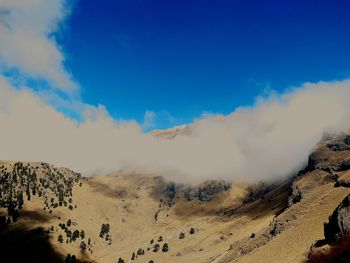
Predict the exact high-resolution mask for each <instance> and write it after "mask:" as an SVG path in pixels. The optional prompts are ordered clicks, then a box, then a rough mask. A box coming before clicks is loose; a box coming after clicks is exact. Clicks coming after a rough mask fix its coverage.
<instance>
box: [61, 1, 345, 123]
mask: <svg viewBox="0 0 350 263" xmlns="http://www.w3.org/2000/svg"><path fill="white" fill-rule="evenodd" d="M349 10H350V2H349V1H339V0H336V1H334V0H329V1H327V0H322V1H319V0H317V1H312V0H310V1H298V0H297V1H272V0H271V1H261V0H256V1H252V0H249V1H239V0H236V1H232V0H219V1H212V0H210V1H209V0H192V1H188V0H187V1H183V0H177V1H163V0H149V1H142V0H113V1H111V0H101V1H98V4H97V2H96V1H93V0H84V1H83V0H80V1H79V0H77V1H76V4H75V6H74V8H73V11H72V14H71V16H70V17H69V18H68V19H67V21H66V23H65V28H64V30H63V33H64V34H62V37H61V38H60V42H59V43H60V44H61V46H62V47H63V50H64V52H65V54H66V57H67V61H66V65H67V67H68V68H69V69H70V70H71V72H72V73H73V75H74V77H75V78H76V80H77V81H78V82H79V84H80V86H81V97H82V99H83V101H85V102H87V103H89V104H93V105H97V104H99V103H100V104H103V105H105V106H106V107H107V108H108V110H109V112H110V114H111V115H112V116H113V117H115V118H117V119H135V120H137V121H138V122H142V121H143V118H144V115H145V112H146V111H150V112H153V113H155V116H156V117H157V118H156V120H155V123H154V125H153V127H152V128H167V127H171V126H173V125H177V124H181V123H189V122H191V121H192V120H193V119H195V118H198V117H199V116H201V115H202V114H203V113H205V112H211V113H223V114H228V113H230V112H232V111H233V110H234V109H235V108H236V107H238V106H242V105H251V104H253V103H254V100H255V98H256V97H257V96H259V95H264V93H265V92H266V91H269V90H275V91H278V92H282V91H284V90H286V89H288V88H290V87H295V86H298V85H301V84H302V83H305V82H316V81H320V80H323V81H330V80H336V79H341V78H346V77H348V76H349V75H350V49H349V46H350V34H349V33H350V32H349V29H350V16H349V15H348V14H349Z"/></svg>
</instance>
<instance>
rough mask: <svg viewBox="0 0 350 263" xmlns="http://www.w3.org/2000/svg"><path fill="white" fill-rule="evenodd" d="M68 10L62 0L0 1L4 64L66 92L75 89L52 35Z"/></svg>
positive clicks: (75, 86) (0, 33)
mask: <svg viewBox="0 0 350 263" xmlns="http://www.w3.org/2000/svg"><path fill="white" fill-rule="evenodd" d="M68 13H69V8H68V6H67V4H66V1H65V0H50V1H48V0H0V36H1V37H0V58H1V61H2V63H3V64H4V65H5V67H6V68H7V69H12V68H15V69H18V70H19V71H20V72H21V73H22V74H24V75H26V76H29V77H31V78H36V79H43V80H46V81H48V82H49V84H50V86H51V87H54V88H56V89H61V90H63V91H65V92H72V90H74V89H76V88H77V85H76V83H75V82H74V80H73V78H72V76H71V74H70V72H69V71H68V70H67V69H66V68H65V66H64V55H63V53H62V50H61V48H60V47H59V46H58V44H57V42H56V40H55V38H54V36H53V33H55V32H56V31H57V30H58V27H59V26H60V23H61V22H62V21H63V20H64V19H65V17H66V16H67V14H68Z"/></svg>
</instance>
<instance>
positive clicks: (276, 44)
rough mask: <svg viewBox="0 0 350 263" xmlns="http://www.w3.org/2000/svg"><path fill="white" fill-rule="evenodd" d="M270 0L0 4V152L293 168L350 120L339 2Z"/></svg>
mask: <svg viewBox="0 0 350 263" xmlns="http://www.w3.org/2000/svg"><path fill="white" fill-rule="evenodd" d="M281 3H282V1H275V2H274V1H224V0H216V1H204V0H201V1H186V2H182V1H179V0H178V1H152V0H149V1H141V0H138V1H136V0H135V1H134V0H113V1H112V0H110V1H98V3H97V2H96V1H88V0H84V1H83V0H73V1H69V0H50V1H47V0H0V128H1V136H0V145H1V149H0V160H32V161H40V162H41V161H45V162H48V163H52V164H54V165H58V166H64V167H69V168H71V169H73V170H75V171H78V172H82V173H83V174H84V175H86V176H90V175H94V174H100V173H110V172H115V171H118V170H121V169H139V170H142V171H145V170H146V171H150V172H155V173H157V174H159V173H160V174H161V175H164V176H166V177H167V178H169V179H171V180H172V181H181V182H195V181H196V182H198V181H203V180H207V179H229V180H254V181H256V180H261V181H267V180H275V179H280V178H285V177H286V176H290V175H292V174H295V172H296V171H298V170H299V169H302V168H303V167H305V164H306V162H307V160H308V156H309V154H310V153H311V152H312V151H313V149H314V147H315V145H316V144H317V143H318V142H319V141H320V140H321V139H322V138H323V136H324V134H339V133H341V132H347V131H348V130H349V128H350V121H349V120H350V103H349V101H350V78H349V75H350V71H349V69H350V59H349V58H350V57H349V56H350V54H349V48H348V47H349V44H350V34H349V32H348V31H349V28H350V27H349V26H350V18H349V16H348V10H349V7H350V6H349V5H350V4H349V2H348V1H320V0H319V1H283V5H282V4H281ZM188 123H190V124H189V125H188V126H187V129H186V133H185V134H179V135H178V136H176V137H175V138H173V139H171V140H169V139H164V138H159V137H156V136H154V134H153V133H149V131H151V130H153V129H162V128H169V127H173V126H174V125H180V124H188ZM286 149H288V150H286ZM252 164H254V165H252Z"/></svg>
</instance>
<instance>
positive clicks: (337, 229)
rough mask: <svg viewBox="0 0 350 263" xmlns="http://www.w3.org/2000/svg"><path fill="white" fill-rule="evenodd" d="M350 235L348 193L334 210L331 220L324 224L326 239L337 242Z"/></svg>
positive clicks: (349, 201) (349, 196) (349, 202)
mask: <svg viewBox="0 0 350 263" xmlns="http://www.w3.org/2000/svg"><path fill="white" fill-rule="evenodd" d="M349 235H350V195H348V196H347V197H346V198H345V199H344V200H343V201H342V202H341V203H340V204H339V206H338V207H337V208H336V209H335V210H334V212H333V214H332V215H331V216H330V217H329V221H328V222H327V223H325V224H324V236H325V240H326V241H327V243H329V244H335V243H337V242H338V241H339V240H341V239H342V238H344V237H346V236H349Z"/></svg>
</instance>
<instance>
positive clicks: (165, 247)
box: [162, 243, 169, 252]
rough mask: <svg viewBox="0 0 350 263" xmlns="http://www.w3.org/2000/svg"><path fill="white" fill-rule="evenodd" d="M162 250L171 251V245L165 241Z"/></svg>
mask: <svg viewBox="0 0 350 263" xmlns="http://www.w3.org/2000/svg"><path fill="white" fill-rule="evenodd" d="M162 251H163V252H168V251H169V246H168V244H167V243H164V245H163V248H162Z"/></svg>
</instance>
